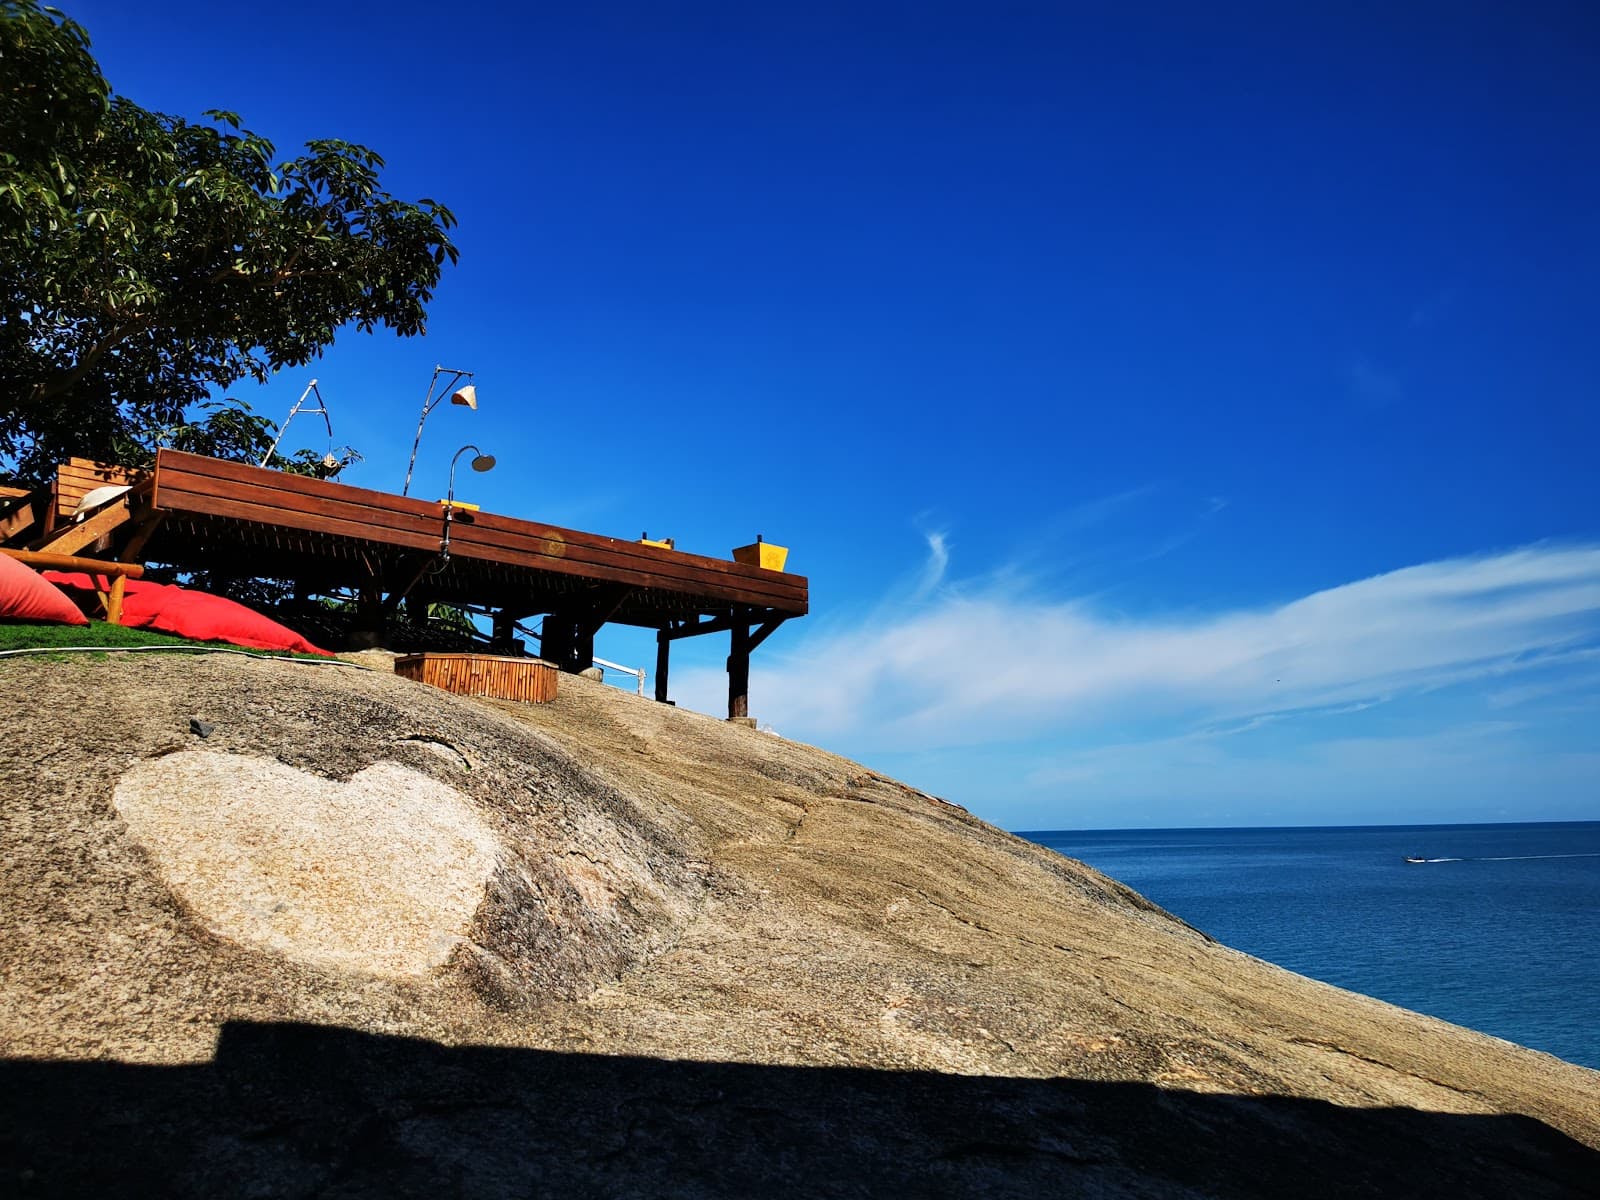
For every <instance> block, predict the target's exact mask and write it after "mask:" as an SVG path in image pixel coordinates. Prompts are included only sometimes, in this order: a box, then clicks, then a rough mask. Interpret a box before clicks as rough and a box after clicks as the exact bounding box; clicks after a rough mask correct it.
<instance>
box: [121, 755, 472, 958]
mask: <svg viewBox="0 0 1600 1200" xmlns="http://www.w3.org/2000/svg"><path fill="white" fill-rule="evenodd" d="M114 803H115V804H116V809H117V812H118V813H119V814H120V815H121V817H122V819H123V820H124V821H125V822H126V823H127V826H128V829H129V832H131V833H132V835H133V837H134V838H135V839H136V840H137V841H138V842H139V843H140V844H141V845H143V846H144V848H145V849H146V850H147V851H148V852H149V853H150V855H151V856H152V857H153V858H154V859H155V861H156V863H157V866H158V867H159V869H160V871H161V874H162V877H163V878H164V879H165V881H166V883H167V885H168V886H169V887H171V888H172V890H173V891H174V892H176V893H177V894H178V896H179V897H180V898H181V899H182V900H183V901H184V902H185V903H186V904H187V905H188V906H189V907H190V909H191V910H193V912H194V913H195V915H196V916H197V917H198V918H199V920H200V921H201V922H202V923H203V924H204V925H205V926H206V928H207V929H209V930H210V931H211V932H212V933H214V934H217V935H218V936H220V937H224V938H229V939H232V940H234V941H237V942H242V943H245V944H247V945H252V946H257V947H261V948H265V949H267V950H271V951H274V952H276V953H278V954H282V955H284V956H285V957H287V958H291V959H295V960H297V961H300V962H303V963H307V964H310V965H312V966H317V967H324V968H330V967H331V968H334V969H337V970H345V971H358V972H364V973H367V974H372V975H383V976H391V977H396V976H399V977H404V976H416V975H422V974H426V973H427V972H428V971H429V970H430V969H431V968H433V967H436V966H438V965H440V964H441V963H443V962H444V961H445V959H446V958H447V957H448V956H449V954H450V951H451V950H452V949H453V948H454V946H455V945H456V944H457V942H458V941H459V940H460V939H461V937H462V936H463V935H465V933H466V931H467V928H468V926H469V924H470V923H471V921H472V916H473V913H474V911H475V910H476V909H477V907H478V905H479V903H480V902H481V901H482V900H483V896H484V885H485V884H486V883H487V881H488V879H489V876H490V873H491V872H492V871H493V870H494V867H495V860H496V854H497V851H498V848H499V843H498V841H497V840H496V838H495V836H494V834H493V833H492V832H491V831H490V830H489V829H488V827H487V826H485V825H484V824H483V822H482V821H481V820H480V819H479V817H478V815H477V814H476V812H475V811H474V810H473V808H472V806H471V804H470V803H469V802H468V800H467V798H466V797H465V796H463V795H462V794H461V793H460V792H458V791H457V790H455V789H454V788H452V787H449V786H447V785H445V784H442V783H439V782H438V781H437V780H434V779H430V778H429V777H428V776H426V775H424V774H422V773H421V772H419V771H414V770H412V769H410V768H409V767H403V766H400V765H399V764H397V763H392V762H380V763H376V764H374V765H372V766H370V767H367V768H366V769H364V770H362V771H358V772H357V773H356V774H355V775H353V776H351V778H350V779H349V781H348V782H344V783H340V782H338V781H336V780H331V779H324V778H322V777H321V776H317V775H311V774H308V773H307V772H305V771H300V770H296V769H295V768H293V767H289V766H285V765H284V764H283V763H280V762H277V761H276V760H273V759H267V758H254V757H250V756H247V755H240V754H220V753H213V752H210V751H203V750H186V751H181V752H179V753H176V754H169V755H166V756H165V757H162V758H156V759H148V760H146V761H144V762H141V763H138V764H136V765H135V766H134V767H132V768H131V769H130V770H128V771H127V772H126V773H125V774H124V775H123V776H122V779H121V781H120V782H119V783H118V785H117V788H116V792H115V795H114Z"/></svg>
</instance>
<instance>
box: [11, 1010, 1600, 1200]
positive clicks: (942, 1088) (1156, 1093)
mask: <svg viewBox="0 0 1600 1200" xmlns="http://www.w3.org/2000/svg"><path fill="white" fill-rule="evenodd" d="M1597 1180H1600V1154H1597V1153H1596V1152H1595V1151H1592V1150H1589V1149H1588V1148H1586V1147H1584V1146H1582V1145H1580V1144H1579V1143H1577V1142H1575V1141H1573V1140H1572V1139H1570V1138H1568V1137H1566V1136H1564V1135H1562V1134H1560V1133H1558V1132H1556V1131H1555V1130H1552V1129H1550V1128H1549V1127H1547V1126H1545V1125H1543V1124H1542V1123H1540V1122H1538V1121H1535V1120H1533V1119H1532V1118H1529V1117H1520V1116H1461V1115H1453V1114H1445V1113H1429V1112H1420V1111H1416V1110H1412V1109H1397V1108H1387V1109H1350V1108H1340V1107H1338V1106H1335V1105H1331V1104H1327V1103H1324V1102H1321V1101H1313V1100H1296V1099H1289V1098H1284V1097H1270V1096H1268V1097H1262V1096H1215V1095H1202V1094H1197V1093H1192V1092H1182V1091H1170V1090H1164V1089H1161V1088H1157V1087H1153V1086H1151V1085H1148V1084H1133V1083H1101V1082H1094V1081H1088V1080H1079V1079H1054V1080H1037V1079H1004V1078H987V1077H970V1076H954V1075H938V1074H931V1073H927V1072H891V1071H878V1070H857V1069H841V1068H806V1067H771V1066H747V1065H737V1064H721V1063H695V1062H672V1061H664V1060H659V1059H644V1058H612V1057H602V1056H598V1055H577V1054H558V1053H550V1052H545V1051H535V1050H516V1049H501V1048H494V1047H467V1048H451V1047H446V1046H440V1045H437V1044H435V1043H431V1042H421V1041H411V1040H407V1039H402V1038H385V1037H375V1036H371V1035H367V1034H362V1033H355V1032H351V1031H348V1030H342V1029H330V1028H322V1027H313V1026H302V1025H251V1024H234V1025H229V1026H227V1027H225V1028H224V1030H223V1032H222V1037H221V1041H220V1043H219V1046H218V1051H217V1056H216V1058H215V1059H214V1060H213V1061H212V1062H210V1063H206V1064H202V1065H197V1066H182V1067H150V1066H134V1065H127V1064H120V1063H80V1062H71V1063H67V1062H40V1061H5V1062H0V1192H3V1193H4V1194H6V1195H11V1196H63V1195H93V1196H154V1195H166V1196H263V1197H265V1196H339V1197H354V1196H429V1197H432V1196H454V1195H465V1196H563V1197H567V1196H570V1197H583V1196H625V1195H640V1196H741V1197H743V1196H774V1195H808V1196H893V1197H896V1198H897V1200H899V1198H903V1197H907V1196H932V1195H962V1196H970V1195H996V1196H1046V1195H1080V1194H1081V1195H1093V1196H1121V1195H1128V1196H1133V1195H1137V1196H1185V1195H1201V1196H1230V1197H1231V1196H1285V1195H1296V1196H1360V1195H1371V1194H1374V1193H1381V1194H1395V1195H1406V1196H1408V1197H1414V1196H1439V1197H1450V1198H1451V1200H1459V1198H1460V1197H1463V1196H1481V1195H1515V1196H1519V1197H1535V1196H1577V1195H1594V1194H1595V1193H1594V1187H1595V1185H1596V1181H1597Z"/></svg>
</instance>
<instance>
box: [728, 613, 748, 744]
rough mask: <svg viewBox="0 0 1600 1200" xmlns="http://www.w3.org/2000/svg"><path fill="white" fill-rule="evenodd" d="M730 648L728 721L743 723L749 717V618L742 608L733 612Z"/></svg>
mask: <svg viewBox="0 0 1600 1200" xmlns="http://www.w3.org/2000/svg"><path fill="white" fill-rule="evenodd" d="M731 641H732V648H731V650H730V652H729V654H728V720H730V721H743V720H748V719H749V716H750V616H749V613H748V612H746V611H745V610H744V609H742V608H735V609H734V610H733V633H732V637H731Z"/></svg>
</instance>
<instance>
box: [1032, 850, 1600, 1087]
mask: <svg viewBox="0 0 1600 1200" xmlns="http://www.w3.org/2000/svg"><path fill="white" fill-rule="evenodd" d="M1020 836H1022V837H1025V838H1028V839H1029V840H1030V841H1034V842H1037V843H1038V844H1040V845H1042V846H1048V847H1050V849H1052V850H1056V851H1059V852H1060V853H1062V854H1065V855H1067V856H1068V857H1070V858H1077V859H1081V860H1083V861H1084V862H1086V863H1088V864H1089V865H1090V866H1092V867H1094V868H1096V869H1097V870H1100V871H1103V872H1105V873H1106V874H1107V875H1110V876H1112V877H1113V878H1115V879H1119V880H1121V881H1122V882H1123V883H1125V884H1127V885H1128V886H1129V887H1131V888H1133V889H1134V890H1135V891H1137V892H1140V893H1141V894H1143V895H1145V896H1147V897H1149V898H1150V899H1151V900H1153V901H1155V903H1157V904H1159V905H1161V906H1162V907H1163V908H1165V909H1166V910H1167V911H1169V912H1171V913H1174V914H1176V915H1177V916H1179V917H1182V918H1183V919H1184V920H1185V921H1187V922H1189V924H1191V925H1193V926H1195V927H1196V928H1198V929H1202V930H1204V931H1205V932H1206V933H1208V934H1210V935H1211V936H1212V937H1214V938H1216V939H1217V940H1218V941H1220V942H1224V943H1226V944H1227V945H1229V946H1232V947H1234V948H1235V949H1238V950H1243V951H1245V952H1246V953H1248V954H1253V955H1255V956H1256V957H1257V958H1264V959H1266V960H1267V961H1268V962H1273V963H1277V964H1278V965H1279V966H1282V967H1287V968H1288V969H1289V970H1291V971H1297V972H1299V973H1300V974H1302V975H1309V976H1311V977H1312V978H1313V979H1320V980H1323V981H1324V982H1326V983H1332V984H1337V985H1338V986H1339V987H1342V988H1349V989H1350V990H1351V991H1356V992H1364V993H1366V994H1367V995H1369V996H1376V997H1378V998H1379V999H1382V1000H1388V1001H1390V1002H1391V1003H1393V1004H1399V1005H1402V1006H1404V1007H1406V1008H1410V1009H1415V1010H1416V1011H1417V1012H1423V1013H1428V1014H1430V1015H1432V1016H1435V1017H1442V1018H1444V1019H1445V1020H1447V1021H1453V1022H1455V1023H1456V1024H1458V1025H1466V1026H1469V1027H1470V1028H1473V1029H1477V1030H1481V1031H1482V1032H1484V1033H1491V1034H1494V1035H1495V1036H1496V1037H1502V1038H1507V1039H1509V1040H1510V1041H1513V1042H1520V1043H1521V1044H1523V1045H1524V1046H1531V1047H1533V1048H1534V1049H1536V1050H1544V1051H1547V1052H1548V1053H1550V1054H1554V1055H1557V1056H1558V1057H1560V1058H1564V1059H1567V1060H1568V1061H1570V1062H1575V1063H1579V1064H1581V1065H1582V1066H1586V1067H1593V1068H1596V1069H1600V822H1596V821H1586V822H1581V823H1570V824H1569V823H1560V824H1557V823H1549V824H1518V825H1384V826H1356V827H1344V828H1295V829H1133V830H1094V831H1088V832H1075V831H1070V830H1054V831H1043V832H1032V833H1022V834H1020ZM1406 855H1414V856H1417V857H1421V858H1425V859H1427V860H1428V861H1427V862H1425V863H1421V864H1409V863H1406V862H1404V861H1403V858H1404V857H1405V856H1406Z"/></svg>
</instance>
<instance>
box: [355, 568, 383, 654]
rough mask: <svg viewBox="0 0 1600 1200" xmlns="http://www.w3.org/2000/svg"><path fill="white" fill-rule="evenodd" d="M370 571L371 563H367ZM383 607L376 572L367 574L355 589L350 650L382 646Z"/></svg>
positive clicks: (381, 587)
mask: <svg viewBox="0 0 1600 1200" xmlns="http://www.w3.org/2000/svg"><path fill="white" fill-rule="evenodd" d="M368 570H369V571H371V565H370V564H369V565H368ZM385 616H386V614H385V612H384V608H383V586H382V584H381V582H380V580H379V578H378V576H377V574H376V573H372V574H369V575H368V577H367V578H366V579H365V580H363V581H362V582H361V584H360V586H359V587H358V588H357V590H356V615H355V620H354V621H353V622H351V625H350V633H349V638H348V640H349V644H350V648H351V649H352V650H370V649H372V648H373V647H374V646H382V645H383V640H384V637H383V635H384V627H385V625H386V624H387V621H386V620H385Z"/></svg>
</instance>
